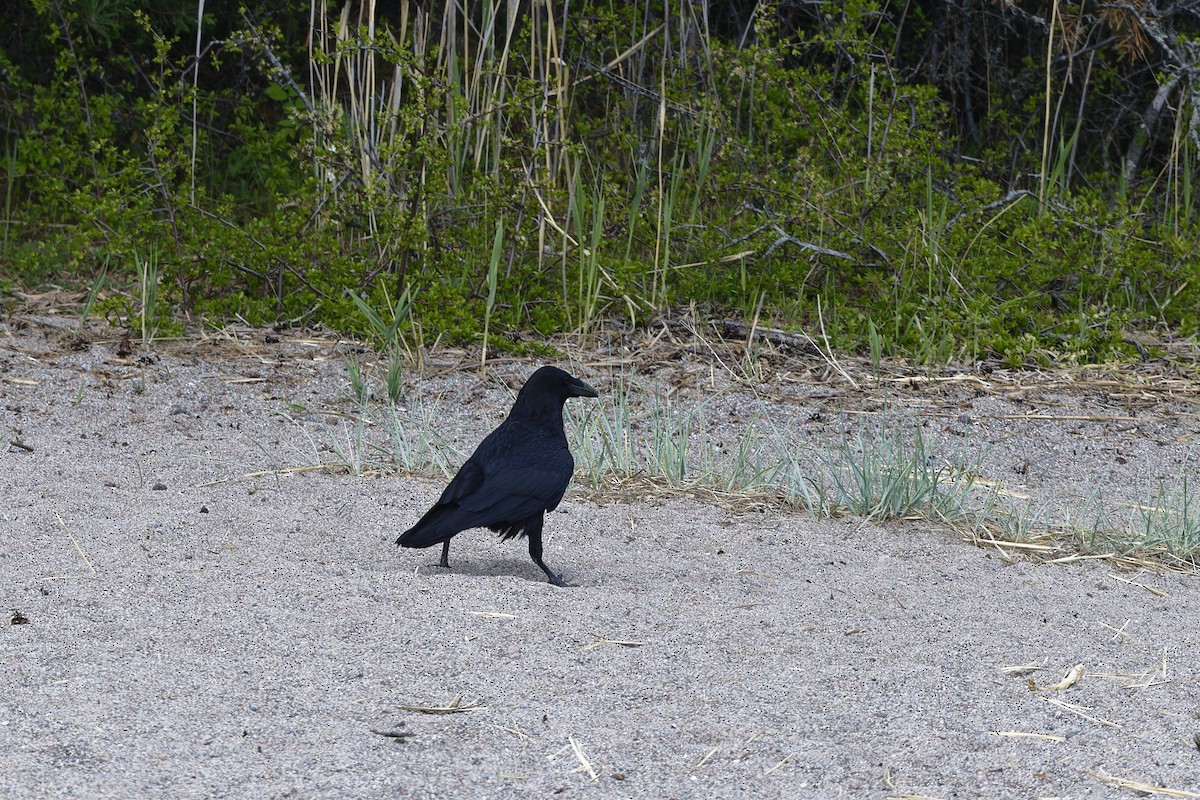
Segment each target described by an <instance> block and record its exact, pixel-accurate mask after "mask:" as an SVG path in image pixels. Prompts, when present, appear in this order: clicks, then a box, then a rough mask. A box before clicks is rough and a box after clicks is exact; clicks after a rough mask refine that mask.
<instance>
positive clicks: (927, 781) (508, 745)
mask: <svg viewBox="0 0 1200 800" xmlns="http://www.w3.org/2000/svg"><path fill="white" fill-rule="evenodd" d="M54 331H55V328H54V327H53V326H47V327H46V328H45V329H44V330H43V329H42V328H41V327H39V326H37V325H33V326H31V327H25V326H24V325H23V324H21V325H18V324H15V323H14V322H12V321H11V320H10V321H9V322H8V323H0V396H2V398H3V400H2V403H0V423H2V427H3V434H4V439H3V440H4V443H5V445H4V447H3V448H0V459H2V461H0V464H2V468H0V497H3V504H2V506H0V531H2V533H3V538H2V542H3V547H2V548H0V614H2V616H0V663H2V664H3V674H2V677H0V686H2V688H3V692H2V697H3V700H2V701H0V751H2V752H3V753H4V754H5V755H4V767H3V769H2V770H0V797H13V798H16V797H88V798H126V797H172V798H186V797H198V798H199V797H205V798H207V797H239V798H249V797H255V798H258V797H283V796H291V797H367V796H371V797H393V796H395V797H445V798H451V797H453V798H462V797H471V798H491V797H497V798H500V797H504V798H507V797H519V798H527V797H539V798H540V797H553V796H560V797H584V796H587V797H613V798H620V797H648V798H712V797H754V798H764V797H765V798H770V797H821V798H823V797H856V798H859V797H861V798H873V797H880V798H882V797H895V796H906V795H925V796H931V797H962V798H976V797H995V798H1001V797H1014V798H1028V797H1119V796H1134V795H1132V794H1130V793H1129V792H1128V791H1123V790H1121V789H1118V788H1116V785H1115V782H1119V781H1122V780H1123V781H1127V782H1129V783H1130V785H1134V784H1148V785H1150V786H1160V787H1168V788H1170V789H1174V790H1179V791H1188V792H1196V793H1197V794H1194V795H1176V796H1197V797H1200V752H1198V745H1197V742H1196V740H1195V738H1194V737H1195V736H1196V735H1197V732H1200V686H1198V684H1197V677H1198V671H1200V647H1198V644H1200V642H1198V639H1200V602H1197V600H1198V599H1200V582H1198V579H1197V578H1195V577H1189V576H1183V575H1179V574H1174V573H1166V574H1155V573H1152V572H1147V571H1142V572H1135V571H1118V570H1117V569H1116V568H1115V567H1114V566H1113V565H1112V564H1109V563H1107V562H1103V561H1094V562H1084V563H1073V564H1067V565H1047V564H1035V563H1032V562H1028V561H1022V560H1017V561H1015V562H1012V561H1011V559H1008V558H1005V557H1004V555H1003V554H1002V553H1000V552H999V551H997V550H986V549H981V548H978V547H974V546H971V545H969V544H967V543H964V542H962V541H960V539H959V538H958V537H957V536H956V535H954V534H952V533H949V532H946V531H935V530H929V529H927V527H923V526H920V525H916V524H887V525H884V526H877V525H873V524H869V523H865V522H863V521H862V520H859V519H853V518H848V519H841V520H833V521H824V522H813V521H812V520H810V519H809V518H807V517H806V516H804V515H802V514H798V513H790V512H785V511H774V510H771V511H752V512H744V513H735V512H731V511H727V510H722V509H721V508H718V507H715V506H711V505H705V504H701V503H699V502H696V501H692V500H688V499H685V498H660V499H655V498H651V499H643V500H639V501H637V502H628V503H626V502H615V501H614V502H604V503H601V502H597V501H594V500H589V499H587V497H586V496H585V495H584V494H583V493H581V492H580V491H579V490H572V491H571V492H569V493H568V495H567V499H566V500H565V501H564V502H563V504H562V506H561V507H560V509H559V510H558V511H557V512H555V513H553V514H551V515H549V517H548V518H547V524H546V531H547V541H546V554H545V557H546V561H547V563H549V564H550V565H551V567H553V568H555V569H556V570H559V571H561V572H562V574H563V575H564V577H566V578H567V579H568V580H570V581H572V582H574V583H575V584H576V586H574V587H573V588H569V589H558V588H555V587H553V586H550V585H549V584H547V583H546V581H545V580H544V577H543V575H542V573H541V571H540V570H538V569H537V567H536V566H534V565H533V564H532V563H531V562H530V561H529V559H528V557H527V555H526V553H525V550H524V547H523V543H520V542H516V543H514V542H508V543H500V542H498V541H496V540H495V537H494V536H493V535H492V534H490V533H488V532H486V531H470V532H467V533H464V534H463V535H461V536H459V537H457V538H456V539H455V540H454V543H453V545H452V547H451V552H450V560H451V565H452V569H451V570H449V571H446V570H442V569H440V568H438V567H437V566H436V565H437V559H438V555H439V551H438V549H437V548H433V549H430V550H423V551H409V550H400V549H398V548H396V547H395V546H394V545H393V544H392V540H393V539H394V538H395V536H396V535H397V533H399V532H400V531H401V530H403V529H404V528H406V527H407V526H408V525H410V524H411V523H412V521H414V520H415V519H416V518H417V517H418V516H419V515H420V514H421V513H422V512H423V511H424V510H425V508H427V507H428V505H429V503H430V502H432V500H433V499H434V498H435V497H436V496H437V494H438V493H439V492H440V490H441V487H442V485H443V482H441V481H430V480H422V479H416V478H407V477H396V476H382V477H379V476H376V477H355V476H351V475H347V474H330V473H328V472H321V471H313V472H307V473H300V474H262V475H255V476H251V477H246V476H247V475H249V474H250V473H254V472H256V471H258V470H271V469H279V468H283V467H289V466H298V465H301V464H302V463H304V459H303V457H302V456H303V454H304V453H306V452H307V453H308V456H309V458H310V459H311V460H317V459H323V458H325V457H326V456H328V453H325V454H322V453H321V452H320V449H321V448H322V447H324V446H326V445H324V444H323V443H327V442H329V441H331V436H332V437H337V436H339V435H344V431H345V430H347V429H348V428H347V427H346V423H345V420H346V419H347V418H348V417H350V416H352V415H353V414H354V404H353V403H351V402H350V401H349V400H347V399H346V394H345V376H344V372H345V370H344V366H343V364H342V362H341V359H340V356H339V355H338V354H337V350H336V348H335V346H334V344H333V343H332V342H312V343H306V342H296V341H292V342H283V343H280V344H279V345H277V346H275V347H274V349H272V347H271V346H261V342H262V341H263V335H262V334H261V333H255V334H254V335H253V337H250V338H253V339H254V341H256V342H258V343H259V344H258V345H255V346H251V342H250V341H249V338H248V339H247V340H245V341H242V342H233V343H230V342H225V343H220V344H219V346H218V344H213V345H212V346H211V347H209V346H206V345H204V344H203V343H198V344H194V345H190V346H181V347H176V348H173V349H170V348H167V349H164V350H162V351H160V352H159V353H158V354H157V355H156V356H154V357H153V358H151V359H147V360H146V362H145V363H139V362H138V360H137V358H136V355H131V356H129V357H127V358H121V357H118V356H117V355H116V354H115V352H116V349H117V347H118V344H117V343H116V342H107V343H104V342H101V343H96V344H93V345H92V347H91V348H90V349H85V350H81V351H75V350H71V349H69V348H67V347H65V345H64V344H63V337H62V336H56V335H55V334H54ZM285 338H286V337H285ZM533 367H534V363H533V362H532V361H528V362H521V363H508V364H503V365H501V367H500V368H499V369H498V370H496V371H493V372H492V373H491V374H490V375H489V376H488V377H487V378H486V379H485V378H483V377H480V376H479V375H477V374H474V373H466V372H455V373H452V374H442V373H438V372H437V370H433V369H431V370H430V371H429V373H428V374H427V376H426V377H424V378H422V377H421V376H418V375H416V374H412V375H409V376H407V378H406V381H407V386H408V392H409V395H410V399H411V400H414V401H415V400H416V399H420V398H432V397H435V396H437V397H440V398H442V399H443V401H445V402H446V403H447V406H446V407H449V408H453V409H455V419H454V420H453V421H452V422H453V425H454V426H457V428H458V429H461V439H462V442H463V447H465V448H467V449H469V448H470V447H471V446H473V443H474V442H475V441H478V438H479V437H480V436H482V435H483V434H484V433H486V431H487V430H488V429H489V428H490V427H491V426H492V425H494V424H495V423H496V422H497V421H498V420H499V419H500V418H501V417H502V415H503V414H504V413H505V411H506V410H507V403H508V399H507V398H508V397H510V396H511V394H510V392H511V388H512V387H515V386H518V385H519V383H520V380H521V379H522V378H523V376H525V375H527V374H528V373H529V372H531V371H532V369H533ZM574 369H576V370H577V371H578V373H579V374H581V375H582V376H583V377H584V378H586V379H588V380H591V381H592V382H593V383H594V384H595V385H596V386H597V388H600V389H601V391H602V393H603V391H604V390H603V386H604V385H605V384H604V382H603V381H602V380H600V379H601V378H603V373H601V372H599V371H592V372H589V371H588V368H587V367H586V366H584V367H578V366H577V367H575V368H574ZM696 372H697V374H700V373H702V374H704V375H709V374H710V372H711V371H710V370H709V368H708V366H707V365H705V366H703V367H702V368H700V369H697V370H696ZM651 379H652V380H653V379H654V378H653V377H652V378H651ZM81 382H82V384H83V392H82V395H81V396H79V388H80V385H81ZM684 383H685V384H686V381H684ZM779 385H780V386H781V387H783V388H781V389H780V390H779V392H777V393H776V395H777V396H779V397H782V398H783V399H781V400H779V405H778V407H776V408H775V409H774V413H775V414H777V415H778V417H779V418H780V419H783V420H785V421H786V420H788V419H789V418H790V419H794V420H795V421H796V425H797V426H798V429H805V426H806V425H809V424H810V421H811V420H812V419H814V418H815V417H814V415H813V414H812V409H813V408H816V409H817V410H819V411H821V412H822V413H823V414H825V415H826V417H827V418H828V417H829V416H830V415H832V414H834V413H835V412H836V410H837V409H838V408H839V407H840V406H845V407H847V408H848V407H850V406H854V405H855V404H856V403H857V406H855V407H861V406H862V403H861V402H860V401H856V400H855V398H853V397H850V396H846V395H843V394H836V393H835V394H834V395H833V396H831V395H829V393H828V392H827V391H825V389H824V388H822V387H819V386H816V385H815V384H811V385H810V384H809V383H806V382H805V381H803V380H800V379H796V380H791V381H783V382H781V383H780V384H779ZM506 387H508V388H506ZM696 391H697V392H698V391H700V388H696ZM955 391H957V389H956V390H955ZM789 393H791V397H790V398H789V397H788V394H789ZM77 397H78V400H79V402H78V403H76V399H77ZM289 402H290V403H292V404H294V405H293V406H289V405H288V403H289ZM571 402H572V403H578V402H581V401H571ZM730 402H731V403H732V402H733V401H730ZM1039 402H1042V403H1043V404H1042V405H1040V406H1037V407H1038V408H1040V409H1042V410H1047V409H1048V412H1047V413H1049V414H1057V415H1059V416H1064V415H1068V414H1076V415H1079V414H1077V411H1078V410H1083V411H1085V412H1088V413H1094V412H1095V409H1097V408H1101V409H1102V408H1104V407H1106V406H1109V405H1111V404H1112V403H1113V402H1114V401H1113V400H1112V399H1111V398H1110V397H1108V396H1107V395H1105V394H1104V393H1103V392H1099V393H1092V394H1090V395H1079V394H1072V395H1070V396H1065V395H1064V396H1059V395H1055V394H1054V393H1053V392H1050V391H1049V390H1047V392H1046V393H1044V394H1043V395H1039V396H1038V397H1036V398H1030V397H1028V396H1022V397H1018V398H1007V399H1006V398H1003V397H1000V398H997V397H995V396H987V397H982V396H981V397H978V398H976V399H974V400H971V399H970V397H957V396H954V395H953V392H951V391H950V390H944V391H942V392H941V393H937V392H927V393H924V394H921V395H920V398H919V399H915V400H914V401H913V403H914V405H920V404H925V405H929V404H933V405H938V404H943V405H945V406H946V407H948V408H949V407H952V406H954V407H961V408H964V409H965V410H963V411H961V413H960V412H955V413H954V414H947V415H945V416H946V421H945V424H943V423H942V422H938V423H937V424H935V425H933V426H931V428H930V435H931V436H933V437H934V438H935V439H939V441H940V440H941V439H945V440H946V441H947V442H949V443H950V444H953V445H954V446H956V447H965V448H967V449H973V448H974V449H980V450H982V449H988V451H989V453H991V455H990V456H989V458H990V461H989V464H990V465H991V468H992V469H993V474H991V475H990V476H988V477H990V478H992V479H994V480H998V481H1003V482H1004V483H1005V485H1006V486H1009V487H1011V488H1013V489H1014V491H1022V492H1026V493H1029V494H1031V495H1039V496H1045V497H1047V500H1048V501H1053V502H1057V503H1059V504H1061V505H1066V506H1070V505H1071V504H1073V503H1077V502H1078V501H1079V498H1081V497H1084V496H1086V495H1087V494H1088V492H1089V491H1091V490H1092V489H1095V488H1097V487H1099V488H1108V489H1111V490H1112V491H1113V492H1114V493H1120V491H1122V490H1125V489H1128V488H1130V487H1133V488H1134V489H1135V491H1134V492H1133V494H1132V496H1134V497H1139V496H1140V497H1146V496H1147V495H1146V494H1145V493H1141V494H1139V491H1140V490H1141V488H1142V484H1141V483H1139V481H1150V480H1152V479H1153V478H1154V477H1155V476H1171V475H1178V474H1180V470H1181V469H1185V468H1187V467H1186V466H1184V467H1181V466H1180V465H1181V464H1184V463H1185V461H1186V459H1187V458H1188V455H1189V454H1188V452H1187V447H1189V446H1190V445H1189V444H1188V442H1189V437H1190V436H1191V435H1192V434H1194V432H1195V427H1194V416H1193V417H1188V416H1186V413H1185V412H1186V410H1187V409H1186V408H1183V409H1181V408H1180V407H1179V406H1171V405H1170V404H1165V403H1159V402H1157V401H1155V402H1153V403H1147V402H1146V401H1145V400H1144V398H1142V399H1140V400H1129V401H1128V402H1126V404H1125V405H1121V406H1120V407H1119V408H1112V407H1110V408H1108V410H1107V412H1106V413H1107V414H1109V415H1110V416H1113V417H1117V416H1120V415H1122V414H1124V413H1127V412H1128V413H1131V414H1132V415H1133V416H1136V417H1138V418H1139V420H1141V421H1140V422H1139V424H1138V425H1136V426H1133V429H1131V428H1130V426H1125V427H1122V425H1121V424H1120V423H1108V424H1105V423H1087V422H1080V421H1078V420H1075V421H1068V422H1059V423H1052V422H1047V421H1040V422H1037V423H1032V422H1031V423H1028V424H1023V423H1021V422H1013V421H1008V422H1006V423H1004V424H991V423H989V421H988V420H989V419H990V418H992V417H995V416H997V415H999V414H1000V413H1005V412H1012V411H1013V410H1014V409H1017V412H1016V413H1020V412H1021V411H1023V410H1030V404H1031V403H1034V404H1036V403H1039ZM1134 402H1141V403H1142V405H1141V406H1138V407H1137V408H1132V410H1131V407H1130V406H1129V403H1134ZM964 403H965V404H966V405H965V406H964V405H963V404H964ZM295 404H302V405H303V406H305V408H306V409H308V411H307V412H305V413H300V412H298V411H297V410H296V405H295ZM1192 408H1193V409H1194V406H1192ZM313 409H319V412H317V411H313ZM1089 409H1090V410H1091V411H1089ZM1189 419H1190V420H1191V421H1190V422H1189V421H1187V420H1189ZM829 424H830V425H832V424H834V423H829ZM1055 424H1057V425H1058V426H1059V427H1058V428H1055V427H1054V425H1055ZM447 425H448V426H450V425H451V421H447ZM1189 426H1190V427H1189ZM825 429H826V430H828V429H829V427H828V425H827V426H826V427H825ZM1131 430H1132V432H1131ZM802 435H806V436H810V437H811V438H812V439H813V441H816V437H813V436H812V434H811V432H808V433H804V434H802ZM939 437H941V438H939ZM14 440H16V441H18V442H20V443H21V444H23V445H25V446H26V447H27V448H29V449H23V448H22V447H19V446H15V445H11V444H9V442H11V441H14ZM947 446H950V445H949V444H948V445H947ZM1062 447H1069V448H1070V450H1069V451H1063V450H1062V449H1061V448H1062ZM1114 454H1116V455H1114ZM1117 456H1119V458H1118V457H1117ZM326 460H327V459H326ZM1192 463H1193V465H1194V462H1192ZM1039 493H1040V494H1039ZM10 620H11V621H12V622H13V623H20V624H10ZM1077 664H1082V665H1083V666H1084V668H1085V670H1086V673H1085V674H1084V676H1083V678H1082V679H1081V680H1080V681H1079V682H1078V683H1076V684H1075V685H1073V686H1071V687H1070V688H1067V689H1064V690H1062V691H1057V692H1054V691H1044V690H1042V691H1032V690H1031V687H1030V681H1031V680H1032V681H1033V682H1034V683H1035V684H1036V686H1037V687H1043V688H1044V687H1046V686H1049V685H1051V684H1053V683H1055V682H1056V681H1059V680H1060V679H1061V678H1063V676H1064V675H1065V674H1066V673H1067V672H1068V671H1069V670H1070V669H1071V668H1072V667H1074V666H1075V665H1077ZM1016 665H1037V666H1038V667H1040V668H1041V669H1039V670H1037V671H1032V672H1028V673H1022V674H1017V675H1010V674H1006V673H1005V672H1004V671H1003V670H1002V668H1004V667H1010V666H1016ZM451 705H458V706H459V707H460V708H467V709H468V710H464V711H460V712H457V713H445V714H427V713H420V712H418V711H414V710H409V709H406V708H405V707H406V706H409V707H422V706H424V707H447V706H451Z"/></svg>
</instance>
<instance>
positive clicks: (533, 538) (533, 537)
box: [526, 519, 570, 586]
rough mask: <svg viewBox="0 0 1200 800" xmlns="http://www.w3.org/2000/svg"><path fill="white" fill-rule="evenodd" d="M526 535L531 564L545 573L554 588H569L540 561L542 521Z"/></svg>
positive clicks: (567, 584)
mask: <svg viewBox="0 0 1200 800" xmlns="http://www.w3.org/2000/svg"><path fill="white" fill-rule="evenodd" d="M526 535H527V536H528V537H529V557H530V558H532V559H533V563H535V564H537V565H538V566H539V567H541V568H542V572H544V573H546V577H547V578H549V579H550V582H551V583H553V584H554V585H555V586H570V584H569V583H567V582H566V581H564V580H563V579H562V578H560V577H558V576H557V575H555V574H554V573H553V572H551V571H550V568H549V567H547V566H546V562H545V561H542V520H541V519H539V520H538V521H537V526H536V527H534V528H533V529H532V530H530V531H528V532H527V533H526Z"/></svg>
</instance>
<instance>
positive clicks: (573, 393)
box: [567, 378, 600, 397]
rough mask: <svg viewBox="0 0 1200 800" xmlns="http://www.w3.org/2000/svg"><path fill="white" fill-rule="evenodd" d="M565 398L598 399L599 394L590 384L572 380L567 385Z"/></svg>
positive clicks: (575, 379) (577, 379)
mask: <svg viewBox="0 0 1200 800" xmlns="http://www.w3.org/2000/svg"><path fill="white" fill-rule="evenodd" d="M567 396H568V397H599V396H600V393H599V392H597V391H596V390H595V389H593V388H592V385H591V384H590V383H585V382H584V381H581V380H579V378H574V379H573V380H572V381H571V382H570V383H568V384H567Z"/></svg>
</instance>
